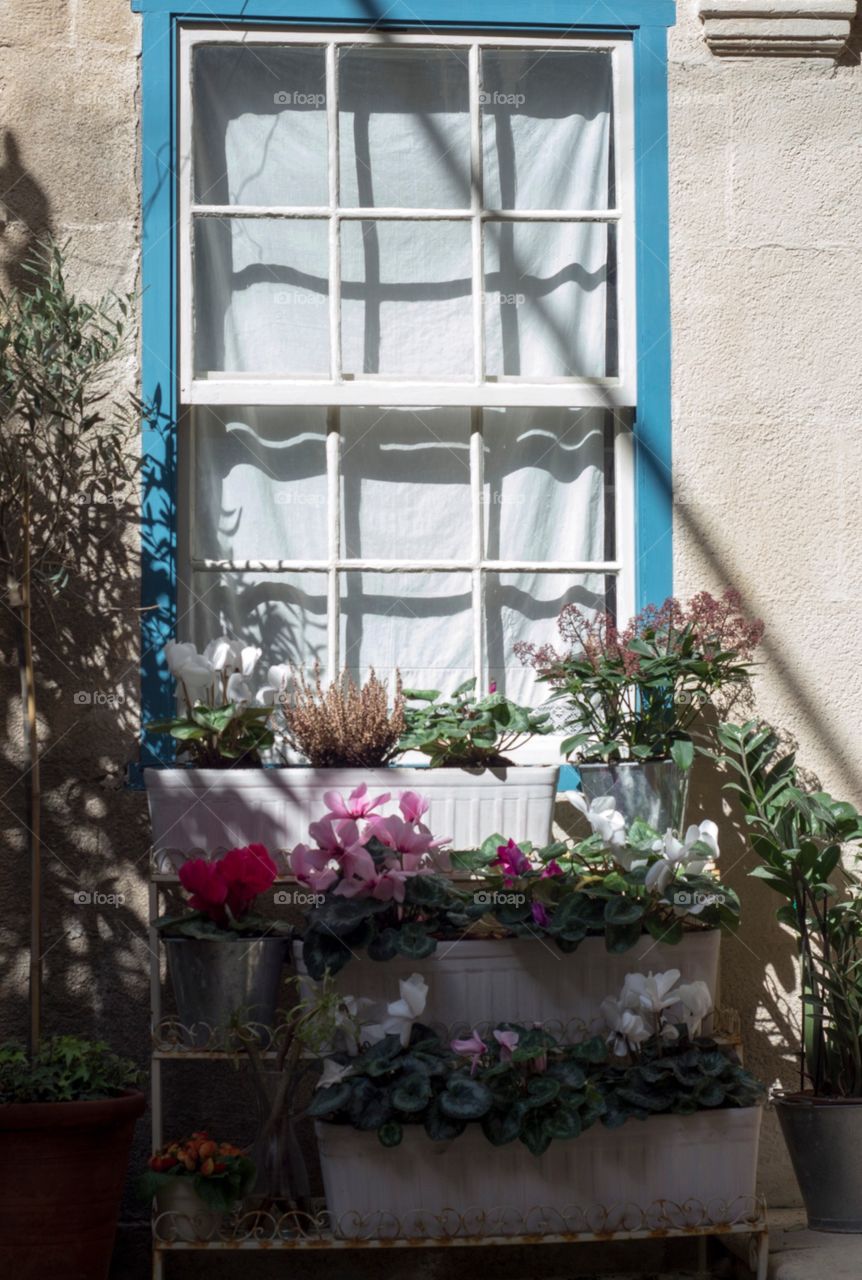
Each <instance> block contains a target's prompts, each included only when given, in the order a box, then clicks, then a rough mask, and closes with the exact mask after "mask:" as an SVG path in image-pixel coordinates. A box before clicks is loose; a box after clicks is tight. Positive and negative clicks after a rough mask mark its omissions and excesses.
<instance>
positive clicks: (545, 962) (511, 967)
mask: <svg viewBox="0 0 862 1280" xmlns="http://www.w3.org/2000/svg"><path fill="white" fill-rule="evenodd" d="M720 947H721V932H720V930H718V929H709V930H706V929H704V930H699V931H697V932H692V933H686V934H684V935H683V939H682V941H681V942H680V943H678V944H677V945H676V946H669V945H668V944H666V943H658V942H656V941H655V940H654V939H653V938H652V937H650V936H649V935H645V936H644V937H642V938H641V940H640V941H639V942H638V944H637V945H636V946H634V947H632V948H631V950H630V951H626V952H624V953H623V954H622V955H611V954H610V953H609V952H608V951H607V950H606V948H605V941H604V938H586V939H584V941H583V942H582V943H581V945H580V946H579V947H578V949H577V951H575V952H573V953H570V954H564V953H563V952H562V951H560V950H558V948H557V947H556V946H555V945H554V943H553V942H552V941H550V940H549V939H540V938H486V939H483V940H481V941H475V940H474V939H472V938H464V939H463V940H461V941H457V942H438V944H437V950H436V951H435V952H434V954H433V955H431V956H428V958H427V959H425V960H407V959H403V958H401V957H400V956H399V957H397V958H396V959H394V960H385V961H378V960H369V959H368V957H367V956H366V955H365V954H364V952H360V953H359V954H358V955H357V956H356V957H355V958H353V959H351V960H349V961H348V963H347V965H346V966H345V968H344V969H342V971H341V973H339V975H338V977H337V978H336V980H335V981H336V985H337V987H338V990H340V991H342V992H344V994H345V995H354V996H367V997H368V998H369V999H372V1000H379V1001H387V1002H388V1001H391V1000H396V999H397V998H398V982H399V979H401V978H409V976H410V975H411V974H412V973H417V972H418V973H421V974H422V975H423V976H424V978H425V980H426V982H427V983H428V986H429V991H428V1004H427V1006H426V1009H425V1013H424V1015H423V1018H422V1021H423V1022H426V1023H431V1024H436V1025H438V1026H439V1025H442V1026H445V1027H446V1028H449V1029H451V1028H453V1027H456V1026H461V1025H464V1024H469V1025H470V1026H477V1025H479V1024H481V1023H497V1022H504V1021H511V1022H527V1023H530V1022H542V1023H546V1024H551V1025H550V1026H549V1030H561V1029H562V1028H563V1027H565V1026H566V1025H567V1024H569V1023H575V1024H586V1025H587V1026H589V1024H590V1023H592V1022H593V1021H594V1020H595V1019H596V1018H597V1017H598V1015H599V1007H600V1005H601V1002H602V1001H603V1000H604V999H605V997H606V996H609V995H612V996H615V995H617V994H618V993H619V990H620V988H621V987H622V985H623V980H624V979H625V976H626V974H627V973H635V972H639V973H648V972H652V973H662V972H664V971H665V970H667V969H679V971H680V973H681V974H682V977H683V980H684V981H685V982H696V981H702V982H705V983H706V985H707V986H708V987H709V990H710V994H711V995H712V997H713V1002H714V1003H715V1002H716V1001H717V998H718V991H717V987H718V962H719V951H720ZM294 962H295V964H296V966H297V970H298V972H299V973H300V974H302V973H305V966H304V965H303V963H302V944H301V943H294Z"/></svg>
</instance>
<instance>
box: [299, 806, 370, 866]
mask: <svg viewBox="0 0 862 1280" xmlns="http://www.w3.org/2000/svg"><path fill="white" fill-rule="evenodd" d="M308 834H309V835H310V836H311V838H312V840H313V841H314V842H315V844H316V845H317V847H318V849H323V850H325V852H326V853H328V854H329V856H330V857H331V858H341V857H342V856H343V854H345V853H347V852H348V851H350V850H352V849H355V848H356V847H357V846H361V845H362V841H361V840H360V838H359V828H358V826H357V825H356V823H355V822H354V821H353V819H352V818H342V819H337V818H333V816H332V814H331V813H328V814H327V815H326V817H325V818H321V819H320V821H319V822H312V823H311V824H310V826H309V828H308Z"/></svg>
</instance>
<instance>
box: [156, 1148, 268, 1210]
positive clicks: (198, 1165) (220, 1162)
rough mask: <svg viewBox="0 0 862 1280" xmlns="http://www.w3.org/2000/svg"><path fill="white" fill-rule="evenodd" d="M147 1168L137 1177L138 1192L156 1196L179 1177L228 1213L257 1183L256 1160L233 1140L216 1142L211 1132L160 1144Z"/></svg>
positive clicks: (212, 1206)
mask: <svg viewBox="0 0 862 1280" xmlns="http://www.w3.org/2000/svg"><path fill="white" fill-rule="evenodd" d="M147 1166H148V1167H147V1170H146V1172H145V1173H143V1174H142V1175H141V1177H140V1179H139V1180H138V1195H139V1196H140V1198H141V1199H142V1200H144V1201H151V1200H153V1199H155V1197H156V1196H157V1195H158V1193H159V1192H160V1191H162V1190H167V1189H168V1188H170V1187H171V1186H173V1185H175V1184H176V1182H177V1179H180V1178H181V1179H183V1180H184V1181H190V1182H191V1184H192V1186H193V1188H194V1191H195V1194H196V1195H197V1196H199V1197H200V1199H201V1201H202V1202H203V1203H204V1204H205V1205H206V1207H207V1208H208V1209H211V1210H213V1211H214V1212H216V1213H229V1212H230V1211H231V1209H233V1208H235V1207H236V1205H237V1204H238V1203H239V1202H240V1201H241V1200H243V1199H244V1198H245V1197H246V1196H247V1195H248V1194H249V1192H250V1191H251V1189H252V1187H253V1186H254V1179H255V1174H256V1172H257V1171H256V1169H255V1166H254V1164H253V1162H252V1161H251V1160H250V1159H249V1158H248V1156H247V1155H246V1154H245V1153H244V1152H243V1151H242V1150H241V1149H240V1148H239V1147H237V1146H234V1145H233V1143H230V1142H216V1141H215V1140H214V1139H213V1138H211V1137H210V1136H209V1134H208V1133H205V1132H200V1133H193V1134H192V1135H191V1137H190V1138H181V1139H179V1140H178V1141H175V1142H169V1143H167V1144H166V1145H165V1146H163V1147H161V1148H160V1149H159V1150H158V1151H157V1152H156V1153H155V1155H152V1156H150V1159H149V1161H148V1162H147Z"/></svg>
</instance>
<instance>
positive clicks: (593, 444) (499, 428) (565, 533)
mask: <svg viewBox="0 0 862 1280" xmlns="http://www.w3.org/2000/svg"><path fill="white" fill-rule="evenodd" d="M483 421H484V444H485V468H484V469H485V489H484V498H483V506H484V516H485V553H486V556H487V558H488V559H489V560H557V561H572V560H604V559H606V558H608V550H607V545H606V540H605V528H606V525H607V527H608V529H609V531H611V532H612V530H613V516H612V511H611V510H608V511H607V513H606V507H608V506H609V505H610V504H611V502H612V493H611V492H608V490H609V489H610V487H611V486H612V485H613V433H612V422H611V415H610V414H609V413H606V411H605V410H603V409H547V408H546V409H486V410H485V411H484V418H483ZM606 516H607V518H606Z"/></svg>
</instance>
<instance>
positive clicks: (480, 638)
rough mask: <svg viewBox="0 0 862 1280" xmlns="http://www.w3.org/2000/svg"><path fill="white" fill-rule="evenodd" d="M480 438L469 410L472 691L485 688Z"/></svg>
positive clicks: (478, 421)
mask: <svg viewBox="0 0 862 1280" xmlns="http://www.w3.org/2000/svg"><path fill="white" fill-rule="evenodd" d="M483 451H484V441H483V435H482V410H481V409H479V408H476V409H473V410H472V411H471V414H470V498H471V514H472V526H473V528H472V535H473V536H472V553H473V567H472V570H471V584H472V613H473V670H474V674H475V676H476V689H477V692H481V691H482V690H483V689H484V687H485V569H484V567H483V562H484V558H485V504H484V501H483V499H484V486H485V458H484V452H483Z"/></svg>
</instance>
